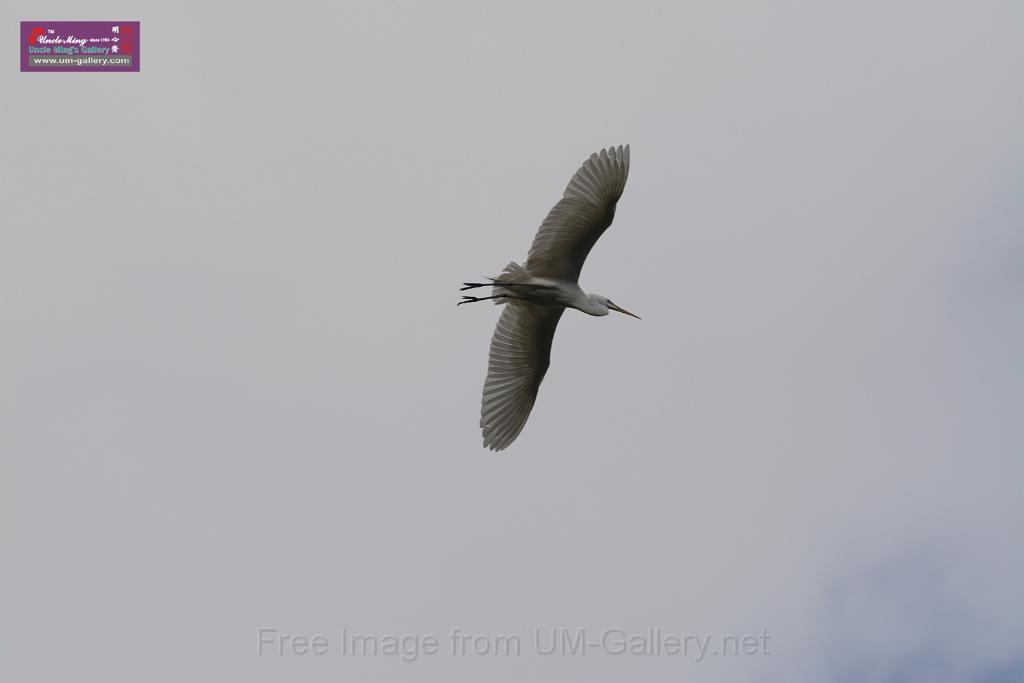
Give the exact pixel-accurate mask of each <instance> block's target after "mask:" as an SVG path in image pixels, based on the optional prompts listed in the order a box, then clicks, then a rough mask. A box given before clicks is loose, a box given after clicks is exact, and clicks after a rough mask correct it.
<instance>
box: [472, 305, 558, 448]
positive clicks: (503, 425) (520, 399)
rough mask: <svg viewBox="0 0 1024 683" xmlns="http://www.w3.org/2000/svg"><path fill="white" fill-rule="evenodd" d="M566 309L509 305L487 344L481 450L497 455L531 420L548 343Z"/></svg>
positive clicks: (549, 354) (544, 367)
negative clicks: (528, 420) (493, 452)
mask: <svg viewBox="0 0 1024 683" xmlns="http://www.w3.org/2000/svg"><path fill="white" fill-rule="evenodd" d="M564 310H565V309H564V308H562V307H561V306H537V305H534V304H530V303H523V302H519V301H510V302H509V303H508V304H506V305H505V310H504V311H503V312H502V314H501V318H500V319H499V320H498V326H497V327H496V328H495V330H494V336H493V337H492V338H491V352H490V360H489V362H488V365H487V380H486V381H485V382H484V396H483V403H482V405H481V407H480V427H481V428H482V429H483V434H484V447H486V448H490V449H491V450H495V451H500V450H502V449H504V448H506V447H507V446H508V445H509V444H511V443H512V442H513V441H515V438H516V437H517V436H519V432H521V431H522V429H523V425H525V424H526V419H527V418H528V417H529V416H530V410H531V409H532V408H533V402H534V401H535V400H536V398H537V390H538V389H539V388H540V382H541V380H542V379H544V373H546V372H547V370H548V364H549V363H550V360H551V340H552V339H553V338H554V336H555V327H556V326H557V325H558V320H559V318H561V317H562V312H563V311H564Z"/></svg>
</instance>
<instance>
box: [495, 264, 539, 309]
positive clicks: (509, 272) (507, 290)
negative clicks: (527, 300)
mask: <svg viewBox="0 0 1024 683" xmlns="http://www.w3.org/2000/svg"><path fill="white" fill-rule="evenodd" d="M529 279H530V273H529V271H527V270H526V268H523V267H522V266H521V265H519V264H518V263H516V262H515V261H512V262H511V263H509V264H508V265H507V266H505V270H503V271H502V272H501V275H499V276H498V277H492V278H490V280H491V282H494V283H495V284H494V290H493V291H492V292H491V294H493V295H494V296H516V289H517V288H516V287H502V286H501V285H500V284H497V283H499V282H508V283H513V282H527V281H529ZM508 302H509V299H495V300H494V303H495V304H505V303H508Z"/></svg>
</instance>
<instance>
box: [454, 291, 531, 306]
mask: <svg viewBox="0 0 1024 683" xmlns="http://www.w3.org/2000/svg"><path fill="white" fill-rule="evenodd" d="M488 299H519V300H520V301H528V299H524V298H523V297H521V296H509V295H508V294H496V295H494V296H466V295H463V296H462V301H460V302H459V303H457V304H455V305H456V306H461V305H462V304H475V303H476V302H477V301H487V300H488Z"/></svg>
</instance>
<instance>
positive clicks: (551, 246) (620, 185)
mask: <svg viewBox="0 0 1024 683" xmlns="http://www.w3.org/2000/svg"><path fill="white" fill-rule="evenodd" d="M628 175H629V145H626V146H625V147H621V146H620V147H609V148H608V149H603V150H601V151H600V152H599V153H597V154H592V155H591V156H590V158H589V159H587V160H586V161H585V162H583V166H581V167H580V170H578V171H577V172H576V175H574V176H573V177H572V180H570V181H569V185H568V187H566V188H565V193H564V194H563V195H562V199H560V200H559V202H558V203H557V204H555V206H554V207H552V209H551V211H550V212H549V213H548V216H547V218H545V219H544V222H543V223H541V226H540V230H538V231H537V236H536V237H534V238H533V245H532V246H531V247H530V255H529V257H528V258H527V261H526V269H527V270H528V271H530V274H531V275H535V276H537V277H555V278H560V279H566V280H571V281H573V282H576V281H577V280H579V276H580V271H581V270H582V269H583V262H584V261H585V260H586V259H587V254H589V253H590V249H591V248H592V247H593V246H594V243H595V242H597V238H598V237H600V236H601V234H602V233H603V232H604V231H605V230H607V229H608V226H609V225H611V224H612V219H613V218H614V217H615V204H616V202H618V201H619V197H621V196H622V191H623V189H624V188H625V187H626V177H627V176H628Z"/></svg>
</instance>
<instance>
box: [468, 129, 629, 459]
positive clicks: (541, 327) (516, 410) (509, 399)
mask: <svg viewBox="0 0 1024 683" xmlns="http://www.w3.org/2000/svg"><path fill="white" fill-rule="evenodd" d="M628 174H629V145H626V146H625V147H621V146H620V147H610V148H608V149H605V150H601V151H600V152H599V153H597V154H592V155H591V156H590V159H588V160H587V161H585V162H583V166H581V167H580V170H578V171H577V172H576V175H574V176H573V177H572V180H570V181H569V186H568V187H566V188H565V194H563V195H562V199H560V200H559V202H558V203H557V204H555V206H554V208H552V209H551V211H550V212H549V213H548V217H547V218H545V219H544V222H543V223H541V226H540V230H538V231H537V236H536V237H534V238H533V245H532V246H531V247H530V253H529V255H528V256H527V257H526V267H525V268H524V267H523V266H520V265H519V264H518V263H515V262H513V263H510V264H508V265H507V266H505V271H504V272H503V273H502V274H501V275H499V276H498V277H497V278H488V279H489V280H490V282H464V283H463V284H464V285H465V286H464V287H463V288H462V290H463V291H465V290H467V289H476V288H477V287H493V288H494V289H493V290H491V296H480V297H476V296H463V297H462V301H460V302H459V304H468V303H473V302H476V301H484V300H487V299H493V300H494V303H496V304H506V305H505V310H504V311H503V312H502V314H501V319H500V320H498V327H497V328H496V329H495V330H494V337H493V338H492V339H491V351H490V357H489V362H488V365H487V380H486V381H485V382H484V397H483V405H482V407H481V409H480V427H481V428H482V429H483V434H484V446H485V447H486V448H490V449H491V450H495V451H500V450H502V449H504V448H506V447H508V445H509V444H511V443H512V442H513V441H515V438H516V437H517V436H519V432H521V431H522V429H523V425H525V424H526V418H528V417H529V416H530V410H531V409H532V408H533V403H534V401H535V400H536V398H537V390H538V389H539V388H540V383H541V380H543V379H544V373H546V372H547V369H548V364H549V362H550V360H551V340H552V339H553V338H554V336H555V327H556V326H557V325H558V320H559V318H561V317H562V312H563V311H565V309H566V307H569V308H575V309H576V310H579V311H583V312H584V313H586V314H588V315H595V316H602V315H608V311H618V312H619V313H625V314H626V315H631V316H633V317H634V318H639V317H640V316H638V315H633V314H632V313H630V312H629V311H627V310H626V309H624V308H621V307H620V306H617V305H615V304H614V303H612V301H611V300H610V299H608V297H605V296H601V295H600V294H587V293H586V292H584V291H583V290H582V289H580V286H579V284H577V281H578V280H579V277H580V270H582V268H583V262H584V261H585V260H586V258H587V254H589V253H590V249H591V248H592V247H593V246H594V243H595V242H597V238H598V237H600V236H601V233H603V232H604V231H605V230H606V229H607V228H608V226H609V225H611V224H612V218H614V217H615V204H616V202H618V201H619V197H620V196H622V190H623V188H625V186H626V176H627V175H628Z"/></svg>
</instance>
